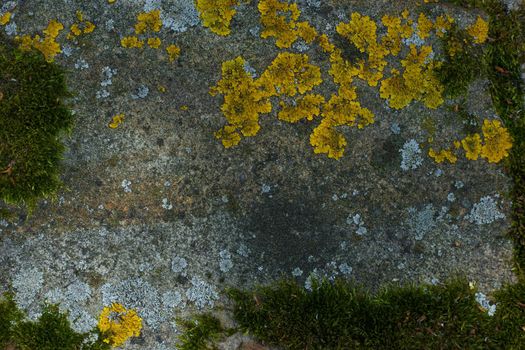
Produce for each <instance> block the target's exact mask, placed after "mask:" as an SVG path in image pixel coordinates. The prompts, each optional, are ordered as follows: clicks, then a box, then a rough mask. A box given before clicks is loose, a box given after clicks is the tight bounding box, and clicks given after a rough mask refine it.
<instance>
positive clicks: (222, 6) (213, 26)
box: [196, 0, 239, 36]
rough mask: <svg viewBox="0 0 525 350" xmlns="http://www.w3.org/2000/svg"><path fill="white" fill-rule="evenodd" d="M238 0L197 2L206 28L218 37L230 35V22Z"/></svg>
mask: <svg viewBox="0 0 525 350" xmlns="http://www.w3.org/2000/svg"><path fill="white" fill-rule="evenodd" d="M238 4H239V1H238V0H196V5H197V10H198V11H199V15H200V18H201V20H202V23H203V25H204V26H205V27H207V28H210V30H211V31H212V32H214V33H215V34H218V35H224V36H225V35H229V34H230V22H231V20H232V18H233V16H234V15H235V13H236V10H235V9H234V8H233V7H234V6H236V5H238Z"/></svg>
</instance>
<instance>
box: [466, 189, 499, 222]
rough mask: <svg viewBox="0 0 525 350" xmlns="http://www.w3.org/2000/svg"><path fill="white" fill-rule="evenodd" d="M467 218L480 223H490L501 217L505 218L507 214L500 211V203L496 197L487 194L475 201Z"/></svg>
mask: <svg viewBox="0 0 525 350" xmlns="http://www.w3.org/2000/svg"><path fill="white" fill-rule="evenodd" d="M465 218H466V219H467V220H469V221H470V222H471V223H476V224H478V225H484V224H490V223H493V222H494V221H496V220H499V219H505V214H503V213H502V212H500V211H499V208H498V205H497V203H496V201H495V200H494V198H492V197H490V196H485V197H483V198H481V199H480V201H479V202H478V203H475V204H474V206H473V207H472V209H471V210H470V214H468V215H466V216H465Z"/></svg>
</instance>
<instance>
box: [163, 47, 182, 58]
mask: <svg viewBox="0 0 525 350" xmlns="http://www.w3.org/2000/svg"><path fill="white" fill-rule="evenodd" d="M166 52H167V53H168V58H169V60H170V62H173V61H175V60H176V59H177V58H178V57H179V55H180V48H179V47H178V46H177V45H175V44H171V45H169V46H168V47H167V48H166Z"/></svg>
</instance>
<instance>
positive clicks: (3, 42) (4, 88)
mask: <svg viewBox="0 0 525 350" xmlns="http://www.w3.org/2000/svg"><path fill="white" fill-rule="evenodd" d="M13 45H14V44H13V43H11V42H8V41H7V39H6V38H5V37H4V36H2V35H0V81H1V84H0V200H3V201H4V202H6V203H8V204H14V205H20V204H25V205H27V206H28V208H29V209H31V208H33V207H34V206H35V204H36V202H37V200H38V199H40V198H43V197H50V196H52V195H53V194H55V193H56V191H57V190H58V189H59V187H60V186H61V181H60V179H59V164H60V160H61V158H62V155H63V153H64V145H63V143H62V140H61V137H62V136H63V135H64V134H65V133H67V132H70V131H71V128H72V126H73V116H72V113H71V112H70V111H69V109H68V108H67V107H66V105H65V104H64V102H63V100H64V98H66V97H68V96H70V93H69V92H68V91H67V88H66V84H65V78H64V73H63V71H62V69H61V68H60V67H58V66H57V65H55V64H51V63H48V62H46V60H45V59H44V57H43V56H42V55H41V54H40V53H36V52H29V53H26V52H21V51H20V50H18V49H16V48H15V47H14V46H13Z"/></svg>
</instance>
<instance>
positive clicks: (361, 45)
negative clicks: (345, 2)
mask: <svg viewBox="0 0 525 350" xmlns="http://www.w3.org/2000/svg"><path fill="white" fill-rule="evenodd" d="M336 29H337V32H338V33H339V34H340V35H341V36H343V37H344V38H346V39H347V40H348V41H350V42H351V43H353V44H354V45H355V47H356V48H357V49H358V50H359V51H361V52H363V53H365V52H366V53H367V55H368V60H367V61H365V60H360V61H359V62H358V63H357V68H358V76H359V78H361V79H363V80H365V81H366V82H367V83H368V85H370V86H376V85H377V84H378V82H379V80H381V79H382V78H383V73H382V72H383V69H384V68H385V66H386V65H387V62H386V60H385V57H386V56H387V55H388V54H389V50H388V48H387V47H386V46H383V45H381V44H379V43H378V42H377V26H376V23H375V22H374V21H373V20H372V19H370V17H368V16H362V15H361V14H359V13H357V12H354V13H352V16H351V20H350V22H348V23H339V24H338V25H337V27H336Z"/></svg>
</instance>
